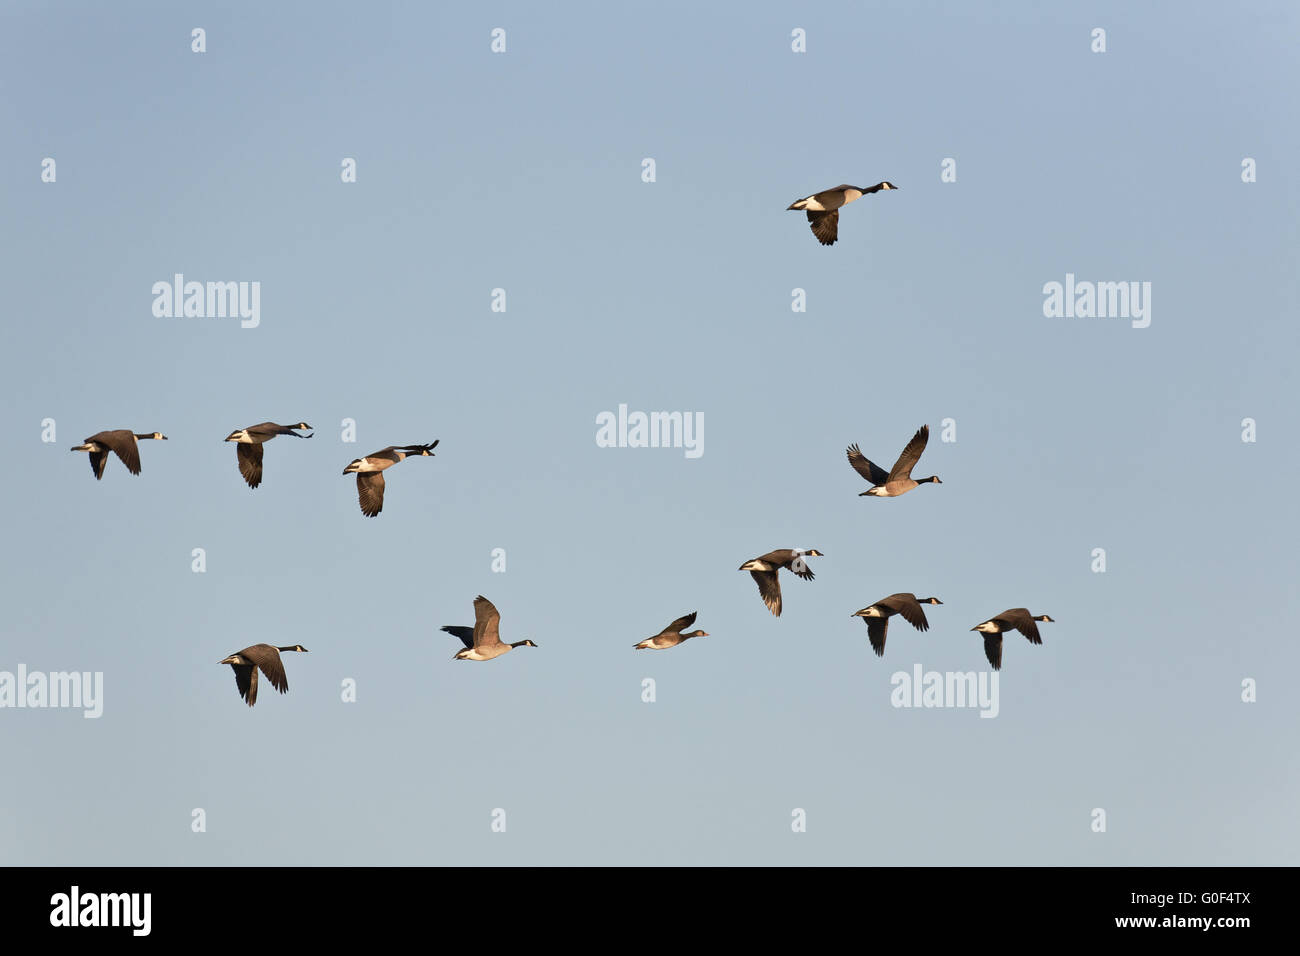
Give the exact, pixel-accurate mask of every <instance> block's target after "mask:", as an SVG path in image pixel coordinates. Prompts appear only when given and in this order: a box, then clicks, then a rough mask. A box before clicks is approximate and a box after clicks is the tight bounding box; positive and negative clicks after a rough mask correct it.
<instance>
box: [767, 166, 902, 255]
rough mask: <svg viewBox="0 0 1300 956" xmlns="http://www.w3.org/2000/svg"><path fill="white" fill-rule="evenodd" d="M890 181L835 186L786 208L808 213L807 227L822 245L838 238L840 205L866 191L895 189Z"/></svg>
mask: <svg viewBox="0 0 1300 956" xmlns="http://www.w3.org/2000/svg"><path fill="white" fill-rule="evenodd" d="M897 188H898V187H897V186H895V185H894V184H893V183H891V182H887V181H886V182H880V183H876V184H875V185H874V186H849V185H847V184H845V185H841V186H836V187H835V188H834V189H824V190H822V191H821V192H819V193H813V194H812V195H811V196H807V197H805V198H804V199H796V200H795V201H794V202H792V203H790V205H788V206H786V207H785V208H786V210H787V211H788V210H791V209H798V210H802V211H804V212H806V213H808V223H809V228H810V229H812V233H813V235H814V236H816V237H817V241H818V242H820V243H821V244H822V245H823V246H830V245H834V244H835V240H836V239H838V238H839V222H840V207H841V206H847V205H848V204H849V203H851V202H853V201H854V200H855V199H861V198H862V197H863V196H865V195H867V194H868V193H878V192H880V191H881V190H882V189H897Z"/></svg>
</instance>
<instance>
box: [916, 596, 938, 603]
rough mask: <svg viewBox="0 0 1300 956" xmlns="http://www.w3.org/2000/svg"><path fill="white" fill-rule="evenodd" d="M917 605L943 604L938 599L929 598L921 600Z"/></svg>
mask: <svg viewBox="0 0 1300 956" xmlns="http://www.w3.org/2000/svg"><path fill="white" fill-rule="evenodd" d="M916 603H917V604H942V603H943V602H942V601H940V600H939V599H938V598H937V597H928V598H921V599H920V600H919V601H917V602H916Z"/></svg>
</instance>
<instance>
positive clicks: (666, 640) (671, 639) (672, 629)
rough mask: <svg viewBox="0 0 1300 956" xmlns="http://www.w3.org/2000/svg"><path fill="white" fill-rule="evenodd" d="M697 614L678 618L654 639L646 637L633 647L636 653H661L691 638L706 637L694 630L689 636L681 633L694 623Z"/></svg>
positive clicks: (703, 632)
mask: <svg viewBox="0 0 1300 956" xmlns="http://www.w3.org/2000/svg"><path fill="white" fill-rule="evenodd" d="M698 613H699V612H698V611H692V612H691V613H690V614H687V615H686V616H685V617H679V618H678V619H677V620H675V621H673V622H672V623H671V624H669V625H668V626H667V627H665V628H664V629H663V630H662V631H660V632H659V633H658V634H656V635H655V636H654V637H647V638H646V639H645V640H644V641H641V642H640V643H638V644H636V645H634V646H635V647H636V649H637V650H638V651H662V650H665V649H667V648H669V647H676V646H677V645H678V644H681V643H683V642H684V641H688V640H690V639H691V638H692V637H708V636H709V635H708V634H707V633H706V632H705V631H701V630H694V631H691V632H690V633H689V634H683V633H682V628H686V627H690V626H691V625H692V624H694V623H695V615H696V614H698Z"/></svg>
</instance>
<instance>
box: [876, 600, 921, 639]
mask: <svg viewBox="0 0 1300 956" xmlns="http://www.w3.org/2000/svg"><path fill="white" fill-rule="evenodd" d="M876 603H877V604H881V605H884V606H885V607H887V608H890V609H891V610H894V611H897V612H898V613H899V614H900V615H902V617H903V620H904V621H906V622H907V623H908V624H911V625H912V626H913V627H914V628H916V629H917V630H918V631H928V630H929V629H930V622H929V621H927V620H926V619H925V611H924V610H923V609H922V608H921V605H920V603H919V602H918V601H917V600H916V595H915V594H907V593H899V594H891V595H889V597H887V598H883V599H882V600H879V601H877V602H876Z"/></svg>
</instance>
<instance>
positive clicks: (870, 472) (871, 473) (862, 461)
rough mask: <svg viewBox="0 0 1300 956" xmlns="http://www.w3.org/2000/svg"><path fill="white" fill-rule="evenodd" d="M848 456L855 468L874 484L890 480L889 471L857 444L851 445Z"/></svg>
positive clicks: (881, 483)
mask: <svg viewBox="0 0 1300 956" xmlns="http://www.w3.org/2000/svg"><path fill="white" fill-rule="evenodd" d="M848 456H849V464H850V465H852V466H853V470H854V471H856V472H857V473H858V474H859V475H861V476H862V477H863V478H865V479H867V481H869V482H871V483H872V484H873V485H883V484H884V483H885V482H887V481H888V480H889V472H887V471H885V469H883V468H881V467H880V466H879V465H877V464H875V463H874V462H872V461H871V460H870V459H869V458H867V457H866V456H865V455H863V454H862V452H861V451H860V450H859V449H858V446H857V445H856V444H855V445H850V446H849V450H848Z"/></svg>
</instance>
